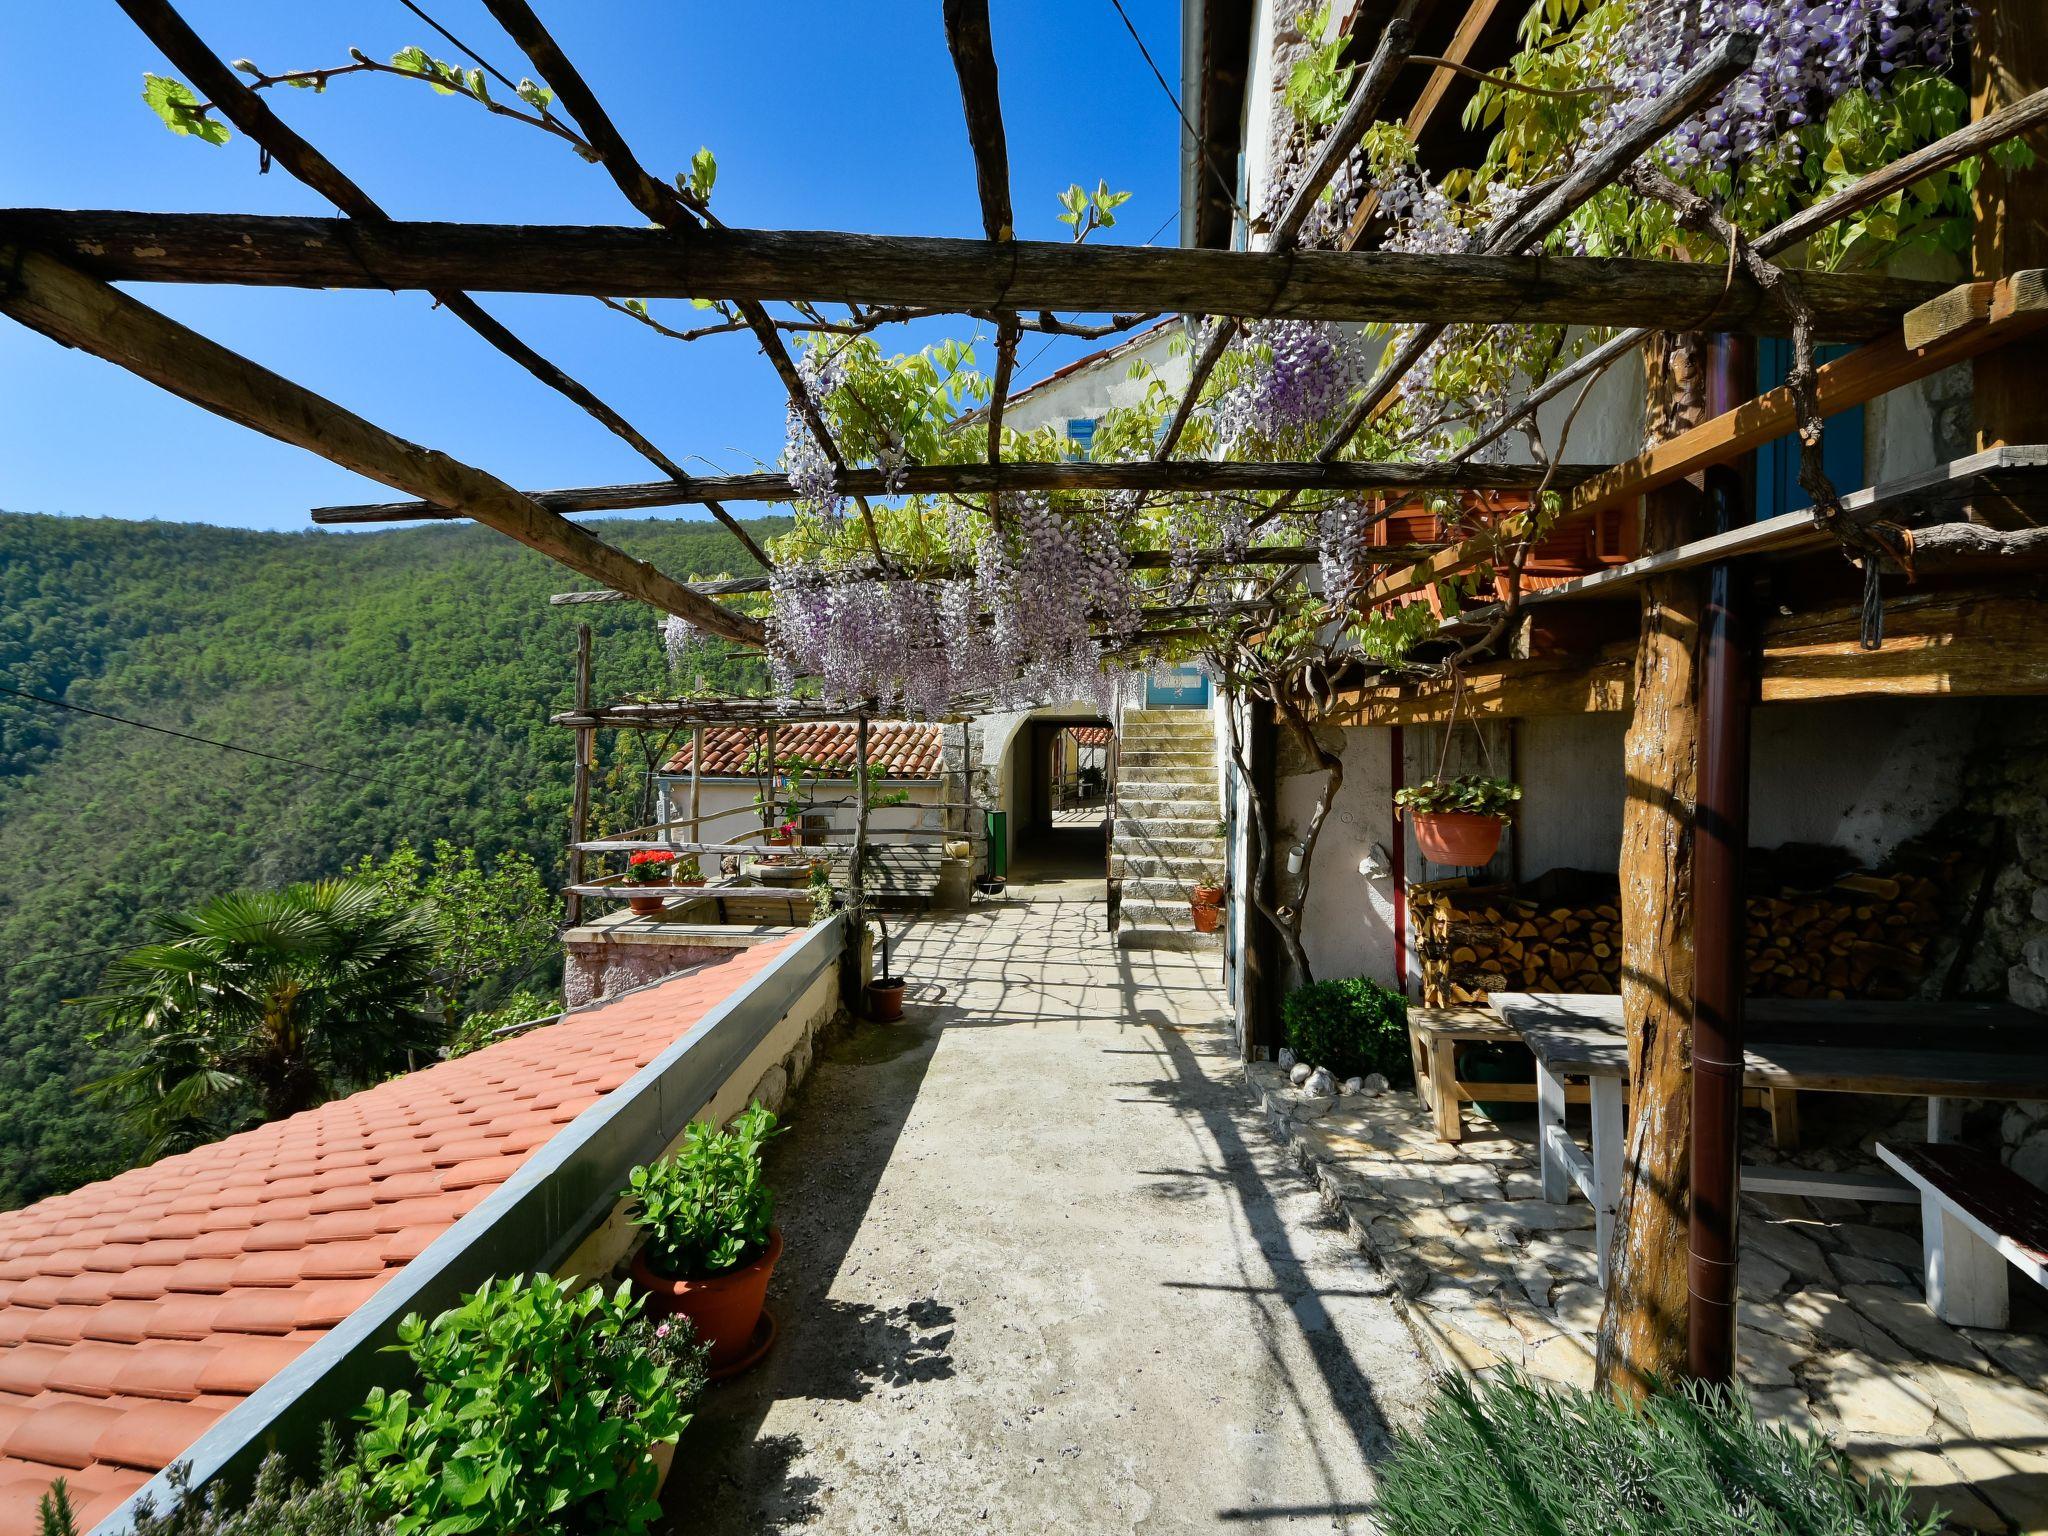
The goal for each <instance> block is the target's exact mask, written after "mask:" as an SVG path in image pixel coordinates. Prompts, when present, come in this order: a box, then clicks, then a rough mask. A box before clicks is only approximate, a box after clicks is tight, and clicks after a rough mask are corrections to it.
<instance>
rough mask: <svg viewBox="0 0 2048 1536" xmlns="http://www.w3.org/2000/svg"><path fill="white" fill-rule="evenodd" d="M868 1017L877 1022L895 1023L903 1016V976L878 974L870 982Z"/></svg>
mask: <svg viewBox="0 0 2048 1536" xmlns="http://www.w3.org/2000/svg"><path fill="white" fill-rule="evenodd" d="M868 1017H869V1018H871V1019H873V1020H874V1021H875V1022H876V1023H877V1024H894V1023H895V1022H896V1021H897V1020H899V1019H901V1018H902V1017H903V978H902V977H901V976H877V977H876V978H875V979H874V980H873V981H871V982H869V983H868Z"/></svg>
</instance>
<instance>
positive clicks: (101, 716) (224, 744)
mask: <svg viewBox="0 0 2048 1536" xmlns="http://www.w3.org/2000/svg"><path fill="white" fill-rule="evenodd" d="M0 693H4V694H7V695H9V696H11V697H13V698H17V699H27V700H28V701H29V702H31V703H34V704H48V705H50V706H51V707H53V708H55V709H68V710H70V711H71V712H72V713H73V714H79V715H91V716H92V717H93V718H94V719H96V720H111V721H113V722H114V723H115V724H116V725H126V726H132V727H134V728H135V729H136V730H138V731H154V732H156V733H157V735H159V736H175V737H176V738H177V739H178V740H180V741H196V742H198V743H199V744H200V745H201V746H207V747H219V748H220V749H221V750H222V751H223V752H240V753H242V754H243V755H244V756H247V757H260V758H264V759H266V760H267V761H269V762H273V763H283V764H285V765H286V766H287V767H290V768H303V769H305V770H306V771H307V772H308V773H332V774H338V775H340V776H341V777H342V778H348V779H359V780H361V781H362V782H364V783H368V782H369V780H368V779H365V778H363V775H361V774H357V773H350V772H348V770H347V769H344V768H329V767H326V766H325V765H323V764H320V763H307V762H301V761H300V760H299V759H298V758H296V757H280V756H278V754H277V753H275V752H263V751H259V750H258V749H257V748H255V747H245V746H242V745H241V744H239V743H237V742H232V741H216V740H215V739H214V738H213V737H211V736H194V735H193V734H192V733H191V732H189V731H174V730H172V729H171V728H170V727H169V726H167V725H151V724H149V723H148V722H147V721H145V720H130V719H129V718H128V717H127V716H126V715H110V714H108V713H107V712H106V711H105V710H103V709H88V708H86V707H85V705H83V704H73V703H72V702H71V701H70V700H69V699H53V698H51V697H50V696H49V695H48V694H46V693H28V692H24V691H23V690H22V689H19V688H7V687H0Z"/></svg>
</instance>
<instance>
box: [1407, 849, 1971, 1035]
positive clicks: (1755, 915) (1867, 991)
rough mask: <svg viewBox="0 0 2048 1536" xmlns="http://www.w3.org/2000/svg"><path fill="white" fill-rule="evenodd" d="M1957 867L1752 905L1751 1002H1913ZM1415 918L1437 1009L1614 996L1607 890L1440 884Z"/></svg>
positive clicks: (1414, 892) (1768, 895)
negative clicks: (1526, 997) (1501, 995)
mask: <svg viewBox="0 0 2048 1536" xmlns="http://www.w3.org/2000/svg"><path fill="white" fill-rule="evenodd" d="M1959 862H1960V856H1951V857H1949V858H1947V859H1940V860H1934V861H1928V862H1926V863H1924V864H1922V865H1921V867H1919V868H1916V869H1900V870H1894V871H1892V872H1890V873H1879V872H1876V871H1871V870H1853V871H1850V872H1848V873H1845V874H1842V875H1839V876H1837V877H1835V878H1833V879H1832V880H1829V881H1828V882H1827V883H1826V884H1824V885H1815V886H1804V885H1792V884H1777V885H1775V886H1773V887H1771V888H1770V889H1768V891H1767V892H1765V893H1752V894H1751V895H1750V896H1749V897H1748V899H1747V907H1748V916H1749V932H1748V941H1747V950H1748V957H1749V976H1750V992H1751V995H1752V996H1757V997H1860V998H1903V997H1911V996H1913V995H1914V994H1915V993H1916V991H1917V990H1918V987H1919V983H1920V981H1921V978H1922V977H1923V976H1924V975H1925V974H1926V972H1927V967H1928V952H1929V949H1930V947H1931V946H1932V945H1933V944H1934V942H1935V941H1936V939H1937V938H1938V937H1939V936H1940V934H1941V933H1942V930H1943V925H1944V923H1945V922H1946V921H1947V918H1948V914H1949V913H1950V911H1951V909H1952V906H1953V899H1952V897H1953V892H1954V884H1955V882H1954V877H1955V875H1956V874H1957V868H1956V866H1957V865H1958V863H1959ZM1584 883H1585V882H1583V881H1581V882H1580V884H1581V885H1582V886H1583V884H1584ZM1752 883H1754V882H1752ZM1408 912H1409V920H1410V922H1411V923H1412V924H1413V925H1414V933H1415V948H1416V952H1417V954H1418V956H1419V957H1420V959H1421V962H1422V997H1423V1001H1424V1002H1425V1003H1426V1004H1427V1005H1429V1006H1430V1007H1434V1008H1449V1007H1455V1006H1458V1005H1461V1004H1471V1003H1483V1002H1485V1001H1486V997H1487V994H1488V993H1489V992H1614V991H1617V990H1619V987H1620V982H1621V909H1620V906H1619V895H1618V889H1617V888H1616V887H1615V886H1614V885H1613V884H1612V882H1608V883H1607V884H1606V885H1605V887H1604V888H1602V889H1596V890H1592V891H1587V890H1584V889H1581V890H1579V891H1577V892H1574V893H1571V894H1569V895H1567V896H1566V897H1564V898H1563V899H1560V898H1559V897H1558V896H1557V894H1556V893H1555V892H1551V893H1549V894H1548V895H1547V896H1546V894H1545V893H1542V892H1531V891H1526V890H1517V889H1515V888H1514V887H1512V886H1505V885H1488V886H1475V885H1472V884H1470V883H1469V882H1468V881H1465V880H1439V881H1435V882H1432V883H1430V884H1428V885H1411V886H1410V887H1409V888H1408Z"/></svg>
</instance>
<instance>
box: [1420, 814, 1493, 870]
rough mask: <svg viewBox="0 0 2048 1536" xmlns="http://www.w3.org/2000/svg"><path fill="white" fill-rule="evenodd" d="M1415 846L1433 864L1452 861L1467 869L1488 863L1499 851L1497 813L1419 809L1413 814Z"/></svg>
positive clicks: (1453, 863)
mask: <svg viewBox="0 0 2048 1536" xmlns="http://www.w3.org/2000/svg"><path fill="white" fill-rule="evenodd" d="M1414 821H1415V846H1416V847H1417V848H1419V849H1421V850H1422V856H1423V857H1424V858H1425V859H1427V860H1429V862H1430V863H1432V864H1451V865H1456V866H1458V867H1459V868H1464V869H1470V868H1475V867H1477V866H1478V865H1481V864H1487V863H1491V862H1492V860H1493V856H1494V854H1496V853H1498V852H1499V851H1500V834H1501V828H1503V827H1504V826H1506V825H1507V823H1506V822H1504V821H1502V820H1501V819H1500V818H1499V817H1498V816H1479V815H1475V814H1473V813H1472V812H1470V811H1418V812H1416V813H1415V816H1414Z"/></svg>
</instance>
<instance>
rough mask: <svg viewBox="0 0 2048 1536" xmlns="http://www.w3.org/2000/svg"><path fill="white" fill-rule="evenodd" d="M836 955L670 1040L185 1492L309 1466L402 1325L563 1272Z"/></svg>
mask: <svg viewBox="0 0 2048 1536" xmlns="http://www.w3.org/2000/svg"><path fill="white" fill-rule="evenodd" d="M845 946H846V938H845V920H844V919H843V918H841V917H834V918H832V919H831V920H830V921H828V922H825V923H821V924H819V925H818V926H816V927H814V928H811V929H809V930H808V931H806V932H805V933H804V934H803V935H802V937H800V938H799V939H798V940H797V941H796V943H794V944H792V945H791V946H790V947H789V948H788V949H787V950H785V951H783V953H782V954H780V955H778V956H776V958H775V959H774V960H773V961H771V962H770V963H769V965H768V966H767V968H766V969H765V970H762V971H759V972H757V973H756V974H755V975H754V976H752V977H750V978H748V980H747V981H746V982H744V983H742V984H741V985H740V986H738V987H737V988H736V989H735V990H734V991H733V992H732V993H730V994H729V995H727V996H726V997H724V998H722V999H721V1000H720V1001H719V1002H717V1003H716V1004H714V1005H713V1006H712V1007H711V1008H710V1009H709V1010H708V1011H707V1012H706V1013H705V1014H704V1016H703V1018H702V1019H700V1020H699V1021H698V1022H697V1024H696V1025H695V1026H693V1027H692V1028H691V1029H690V1031H689V1032H688V1033H687V1034H685V1035H684V1036H683V1037H682V1038H681V1039H680V1040H677V1041H675V1042H674V1043H672V1044H671V1045H670V1046H669V1047H668V1048H667V1049H666V1050H664V1051H662V1052H661V1054H660V1055H658V1056H656V1057H655V1058H654V1060H652V1061H650V1062H649V1063H648V1064H647V1065H646V1066H644V1067H642V1068H641V1069H640V1071H639V1072H637V1073H636V1074H634V1076H632V1077H631V1078H629V1079H627V1081H626V1082H625V1083H624V1084H622V1085H621V1086H620V1087H619V1088H617V1089H615V1090H614V1091H613V1092H611V1093H608V1094H606V1095H605V1096H604V1097H603V1098H601V1099H599V1100H598V1101H597V1102H596V1103H595V1104H593V1105H591V1106H590V1107H589V1108H588V1109H586V1110H584V1111H583V1113H582V1114H580V1115H578V1116H577V1117H576V1118H575V1119H574V1120H572V1121H570V1122H569V1124H568V1125H566V1126H564V1127H563V1128H562V1130H561V1132H560V1134H558V1135H557V1136H555V1138H554V1139H553V1140H551V1141H549V1142H548V1143H546V1144H545V1145H544V1146H541V1147H539V1148H536V1149H535V1151H534V1152H533V1154H532V1156H530V1157H529V1158H527V1160H526V1162H525V1163H524V1164H522V1165H521V1166H520V1168H519V1170H518V1172H516V1173H514V1174H513V1175H512V1177H511V1178H509V1179H507V1180H506V1181H505V1182H504V1183H503V1184H502V1185H500V1186H499V1187H498V1188H497V1189H496V1190H494V1191H492V1193H491V1194H490V1196H489V1197H488V1198H486V1199H485V1200H484V1201H483V1202H482V1203H481V1204H479V1205H478V1206H477V1207H476V1209H474V1210H472V1211H470V1212H469V1213H468V1214H466V1215H464V1216H463V1217H462V1218H461V1219H460V1220H458V1221H457V1222H456V1223H455V1224H454V1225H453V1226H452V1227H450V1228H449V1229H448V1230H447V1231H446V1232H444V1233H442V1234H441V1235H440V1236H439V1237H438V1238H436V1239H435V1240H434V1241H433V1242H432V1243H431V1244H429V1245H428V1247H427V1248H426V1250H425V1251H424V1252H423V1253H421V1254H420V1256H419V1257H418V1258H416V1259H414V1260H413V1261H412V1262H411V1263H410V1264H407V1265H406V1266H405V1268H404V1269H402V1270H400V1271H399V1272H398V1273H397V1275H395V1276H394V1277H393V1278H392V1279H391V1280H389V1281H388V1282H386V1283H385V1285H384V1286H383V1287H382V1288H381V1289H379V1290H378V1291H377V1293H376V1294H375V1295H374V1296H372V1297H371V1298H370V1299H369V1300H368V1301H367V1302H365V1303H364V1304H363V1305H362V1306H361V1307H359V1308H357V1309H356V1310H355V1312H353V1313H352V1314H350V1315H349V1317H348V1318H347V1319H346V1320H345V1321H343V1322H342V1323H341V1324H340V1326H338V1327H336V1328H334V1329H332V1330H330V1331H329V1332H328V1334H327V1335H326V1336H325V1337H324V1338H322V1339H321V1340H320V1341H319V1342H318V1343H317V1344H315V1345H313V1347H312V1348H310V1349H308V1350H307V1351H306V1352H305V1353H304V1354H302V1355H300V1356H299V1357H298V1359H296V1360H294V1361H293V1362H292V1363H291V1364H290V1365H288V1366H286V1367H285V1368H284V1369H283V1370H282V1371H280V1372H278V1374H277V1375H276V1376H274V1377H272V1378H271V1379H270V1380H269V1381H268V1382H266V1383H265V1384H264V1385H263V1387H261V1388H260V1389H259V1390H258V1391H256V1392H254V1393H251V1394H250V1396H249V1397H248V1399H247V1400H246V1401H245V1402H243V1403H242V1404H241V1406H239V1407H237V1408H235V1409H234V1410H233V1411H231V1412H230V1413H228V1414H227V1415H225V1416H224V1417H223V1418H221V1419H220V1420H218V1421H217V1422H216V1423H215V1424H214V1425H213V1426H212V1427H211V1428H209V1429H208V1430H207V1431H206V1433H205V1434H203V1435H201V1436H200V1437H199V1439H198V1440H196V1441H195V1442H193V1444H192V1445H191V1447H190V1448H189V1449H187V1450H186V1451H185V1453H184V1454H183V1455H181V1456H179V1457H178V1462H179V1463H181V1464H183V1465H185V1466H187V1467H189V1468H190V1469H191V1484H190V1486H191V1487H192V1489H193V1490H194V1491H197V1490H198V1489H201V1488H204V1487H205V1486H206V1485H207V1484H208V1483H210V1482H212V1481H214V1480H215V1479H217V1478H220V1477H223V1476H227V1477H247V1476H248V1475H250V1474H251V1473H253V1472H254V1470H255V1467H256V1463H257V1462H258V1461H260V1460H261V1459H262V1457H263V1456H265V1455H266V1454H268V1453H269V1452H270V1451H273V1450H283V1451H285V1452H286V1454H287V1455H288V1456H293V1457H294V1459H300V1456H301V1455H303V1458H304V1459H305V1460H310V1459H311V1453H312V1450H313V1448H314V1447H315V1446H317V1445H318V1444H319V1442H320V1431H321V1428H322V1426H323V1425H326V1424H329V1423H333V1424H335V1425H336V1427H337V1428H344V1427H345V1426H346V1425H347V1423H348V1422H349V1420H350V1419H351V1417H352V1416H353V1415H354V1413H355V1410H356V1408H357V1406H358V1405H360V1404H361V1402H362V1400H363V1397H364V1395H365V1394H366V1393H367V1392H368V1391H369V1389H370V1388H371V1387H373V1386H377V1385H386V1386H389V1385H393V1384H395V1383H396V1382H397V1381H398V1380H399V1379H400V1378H401V1377H402V1376H403V1375H404V1368H403V1366H402V1365H401V1364H400V1363H399V1361H398V1357H397V1356H395V1355H391V1354H388V1353H386V1352H385V1350H384V1346H385V1345H386V1344H388V1343H390V1342H391V1341H392V1339H393V1338H394V1337H395V1336H396V1333H397V1328H398V1323H399V1320H400V1319H402V1318H403V1317H405V1316H406V1314H407V1313H410V1312H419V1313H422V1314H425V1315H427V1316H432V1315H434V1314H435V1313H437V1312H441V1311H444V1310H446V1309H447V1308H448V1307H450V1306H453V1305H454V1304H455V1303H456V1301H457V1300H458V1299H459V1298H460V1297H461V1296H463V1295H464V1294H466V1293H467V1292H470V1291H473V1290H475V1289H476V1288H477V1287H478V1286H479V1285H481V1284H482V1283H483V1282H484V1281H486V1280H488V1279H490V1278H492V1277H493V1276H498V1275H516V1274H534V1273H538V1272H547V1271H552V1270H553V1269H554V1268H555V1267H556V1266H557V1265H558V1264H560V1263H562V1261H563V1260H565V1259H566V1258H568V1256H569V1255H570V1254H571V1253H572V1252H573V1251H574V1250H575V1248H576V1245H577V1244H578V1243H579V1242H581V1241H582V1240H583V1238H584V1237H585V1235H587V1234H588V1233H589V1232H590V1231H591V1230H592V1229H593V1228H594V1227H595V1226H596V1225H597V1224H598V1223H599V1222H600V1221H602V1220H603V1219H604V1217H605V1216H606V1215H607V1214H608V1213H609V1212H610V1211H611V1209H612V1207H613V1205H614V1204H615V1203H616V1201H617V1199H618V1194H619V1190H620V1189H621V1187H623V1185H624V1184H625V1180H626V1173H627V1170H628V1169H630V1168H631V1167H633V1165H634V1164H636V1163H641V1162H645V1161H647V1160H648V1159H649V1158H652V1157H655V1156H658V1155H659V1154H660V1153H661V1152H662V1151H663V1150H665V1149H666V1148H667V1146H668V1145H669V1143H670V1142H672V1141H674V1140H675V1138H676V1137H677V1136H679V1135H680V1134H681V1133H682V1130H683V1127H684V1126H685V1125H687V1124H689V1122H690V1120H691V1118H692V1117H693V1116H695V1115H696V1114H697V1113H698V1111H699V1110H701V1109H702V1108H703V1107H704V1105H705V1104H707V1103H709V1102H710V1100H711V1099H712V1097H713V1096H714V1095H715V1094H716V1093H717V1092H718V1090H719V1089H720V1088H721V1087H723V1086H724V1084H725V1082H726V1080H727V1079H728V1078H729V1077H731V1076H732V1074H733V1073H734V1072H735V1071H737V1070H738V1069H739V1068H740V1066H742V1065H743V1064H744V1063H745V1061H746V1059H747V1058H748V1057H749V1056H751V1055H752V1054H753V1053H754V1051H755V1050H756V1049H757V1048H758V1047H759V1046H760V1044H761V1043H762V1041H764V1040H766V1039H767V1038H768V1036H769V1034H770V1033H771V1032H772V1031H773V1030H774V1028H775V1026H776V1025H777V1024H779V1023H780V1022H781V1021H782V1018H783V1016H784V1015H785V1014H787V1013H788V1012H789V1010H790V1009H791V1008H792V1007H794V1006H795V1005H796V1003H797V1002H798V1001H799V1000H800V999H801V998H802V997H803V995H804V993H805V992H807V991H808V990H809V989H810V987H811V984H812V983H813V982H815V981H816V980H817V979H818V978H819V977H820V976H823V975H827V974H830V972H831V971H832V969H833V968H834V966H836V964H837V963H838V959H839V955H840V952H841V951H842V950H843V949H844V948H845ZM671 979H673V978H668V977H664V978H663V980H664V981H667V980H671ZM604 1001H606V1002H609V1001H611V999H605V1000H604ZM592 1006H593V1007H596V1006H601V1004H594V1005H592ZM143 1498H149V1499H152V1500H153V1501H154V1502H155V1503H156V1504H157V1506H158V1507H159V1509H161V1508H162V1507H164V1506H165V1505H167V1504H168V1503H169V1502H170V1483H169V1479H168V1477H167V1476H166V1474H165V1473H161V1472H160V1473H158V1474H157V1475H156V1476H155V1477H153V1478H151V1479H150V1480H149V1482H148V1483H146V1484H144V1485H143V1487H142V1488H141V1489H139V1490H138V1491H137V1492H136V1494H135V1495H134V1496H133V1497H131V1498H130V1499H129V1500H128V1501H127V1502H126V1503H124V1504H122V1505H121V1506H120V1508H118V1509H116V1510H115V1511H114V1512H113V1513H112V1514H110V1515H108V1516H107V1517H106V1518H105V1519H104V1520H102V1521H101V1522H100V1523H99V1524H98V1525H96V1526H94V1527H93V1529H92V1533H91V1536H132V1533H133V1531H134V1528H135V1506H136V1503H137V1501H138V1500H141V1499H143Z"/></svg>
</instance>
